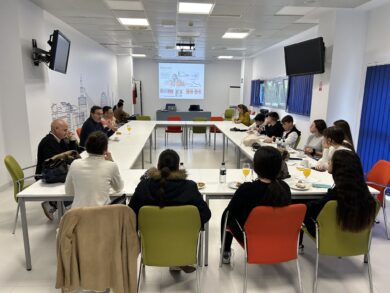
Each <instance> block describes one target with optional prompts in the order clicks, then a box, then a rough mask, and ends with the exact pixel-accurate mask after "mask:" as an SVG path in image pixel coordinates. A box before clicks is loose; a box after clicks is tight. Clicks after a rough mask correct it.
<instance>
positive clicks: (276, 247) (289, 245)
mask: <svg viewBox="0 0 390 293" xmlns="http://www.w3.org/2000/svg"><path fill="white" fill-rule="evenodd" d="M305 213H306V205H304V204H293V205H289V206H285V207H265V206H260V207H256V208H254V209H253V210H252V211H251V213H250V214H249V217H248V219H247V220H246V222H245V226H244V230H245V233H246V239H247V254H248V263H256V264H271V263H278V262H285V261H290V260H293V259H296V258H297V257H298V255H297V253H298V247H297V246H298V235H299V231H300V229H301V226H302V222H303V218H304V216H305Z"/></svg>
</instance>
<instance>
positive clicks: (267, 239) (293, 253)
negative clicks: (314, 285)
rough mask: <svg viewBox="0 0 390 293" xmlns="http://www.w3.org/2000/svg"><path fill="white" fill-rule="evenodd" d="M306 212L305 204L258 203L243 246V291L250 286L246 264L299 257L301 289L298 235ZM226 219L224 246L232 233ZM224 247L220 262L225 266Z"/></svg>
mask: <svg viewBox="0 0 390 293" xmlns="http://www.w3.org/2000/svg"><path fill="white" fill-rule="evenodd" d="M305 213H306V205H304V204H293V205H289V206H285V207H266V206H259V207H256V208H254V209H253V210H252V211H251V213H250V214H249V216H248V219H247V220H246V222H245V226H244V230H242V233H243V236H244V243H240V245H241V246H242V247H243V248H244V250H245V255H244V257H245V268H244V291H243V292H246V287H247V263H250V264H273V263H280V262H286V261H290V260H294V259H295V260H296V265H297V271H298V281H299V289H300V292H302V280H301V273H300V269H299V261H298V235H299V232H300V229H301V226H302V222H303V218H304V216H305ZM227 218H228V215H227V216H226V218H225V227H224V234H223V237H222V247H224V245H225V235H226V232H229V230H228V227H226V224H227ZM222 255H223V249H221V256H220V260H219V265H220V266H221V265H222Z"/></svg>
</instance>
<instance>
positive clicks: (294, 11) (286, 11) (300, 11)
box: [275, 6, 315, 15]
mask: <svg viewBox="0 0 390 293" xmlns="http://www.w3.org/2000/svg"><path fill="white" fill-rule="evenodd" d="M314 8H315V7H307V6H284V7H283V8H282V9H280V10H279V11H278V12H276V13H275V15H305V14H307V13H309V12H310V11H312V10H313V9H314Z"/></svg>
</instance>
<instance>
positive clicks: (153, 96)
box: [134, 60, 241, 118]
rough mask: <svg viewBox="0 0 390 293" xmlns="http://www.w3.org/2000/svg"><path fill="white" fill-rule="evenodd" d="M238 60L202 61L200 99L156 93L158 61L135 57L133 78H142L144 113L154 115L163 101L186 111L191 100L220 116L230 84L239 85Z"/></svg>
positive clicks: (162, 105)
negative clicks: (202, 72)
mask: <svg viewBox="0 0 390 293" xmlns="http://www.w3.org/2000/svg"><path fill="white" fill-rule="evenodd" d="M240 63H241V62H239V61H216V62H213V63H208V64H205V98H204V99H203V100H171V99H159V97H158V63H157V62H155V61H148V60H134V78H135V79H136V80H141V81H142V98H143V112H144V115H149V116H152V117H154V118H155V117H156V110H159V109H161V108H164V107H165V104H166V103H175V104H176V106H177V109H178V111H187V110H188V107H189V105H190V104H199V105H200V107H201V108H202V109H203V110H204V111H211V112H212V115H213V116H221V115H222V113H224V111H225V109H226V108H227V107H228V105H229V86H239V85H240V74H241V64H240Z"/></svg>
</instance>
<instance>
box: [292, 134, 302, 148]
mask: <svg viewBox="0 0 390 293" xmlns="http://www.w3.org/2000/svg"><path fill="white" fill-rule="evenodd" d="M300 141H301V136H298V138H297V141H296V142H295V144H294V149H296V148H297V147H298V145H299V142H300Z"/></svg>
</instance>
